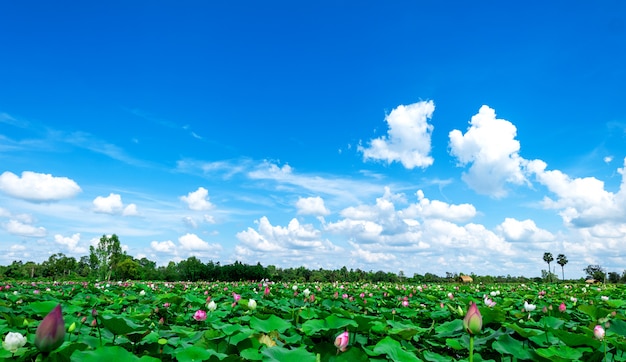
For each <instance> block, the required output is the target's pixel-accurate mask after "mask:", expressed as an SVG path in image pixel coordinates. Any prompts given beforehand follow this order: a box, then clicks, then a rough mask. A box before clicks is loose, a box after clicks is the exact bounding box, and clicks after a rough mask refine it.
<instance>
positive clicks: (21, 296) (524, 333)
mask: <svg viewBox="0 0 626 362" xmlns="http://www.w3.org/2000/svg"><path fill="white" fill-rule="evenodd" d="M0 288H1V290H0V295H1V296H2V298H1V299H0V333H1V335H2V339H3V348H2V349H1V350H0V359H1V360H7V361H11V360H13V361H45V360H48V361H115V362H121V361H146V362H147V361H181V362H186V361H280V362H290V361H297V362H308V361H311V362H314V361H350V362H358V361H402V362H410V361H464V360H466V361H467V360H473V361H524V360H529V361H602V360H605V361H624V360H626V354H625V350H626V320H625V319H626V316H625V310H626V301H625V300H624V299H623V298H624V291H625V290H626V288H625V287H624V286H622V285H618V286H614V285H610V286H603V285H593V286H591V285H575V284H573V285H572V284H551V285H548V284H532V285H524V284H518V285H499V284H492V285H482V284H478V285H474V284H466V285H461V284H459V285H456V284H441V285H430V284H429V285H412V284H382V283H381V284H367V283H333V284H331V283H325V284H321V283H320V284H318V283H297V284H282V283H281V284H275V283H271V282H240V283H220V282H210V283H180V282H179V283H164V282H160V283H147V282H111V283H110V284H109V283H106V282H105V283H92V282H91V283H87V282H84V283H71V282H63V283H16V282H14V283H5V284H0ZM471 302H475V303H476V305H477V307H478V311H479V313H477V314H476V315H473V316H472V318H474V319H473V320H472V321H471V325H470V328H465V327H464V317H466V314H467V313H468V309H470V308H469V307H470V303H471ZM477 318H479V319H477ZM479 322H480V323H479ZM465 326H466V327H467V324H466V325H465ZM467 329H470V330H473V331H474V332H475V333H474V334H470V333H469V332H468V330H467ZM471 336H473V337H472V338H471V339H470V337H471ZM470 340H472V343H471V344H472V345H473V352H472V354H471V356H470Z"/></svg>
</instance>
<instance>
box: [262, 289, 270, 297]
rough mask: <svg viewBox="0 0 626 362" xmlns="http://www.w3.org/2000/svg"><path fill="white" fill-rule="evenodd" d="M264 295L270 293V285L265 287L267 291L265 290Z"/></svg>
mask: <svg viewBox="0 0 626 362" xmlns="http://www.w3.org/2000/svg"><path fill="white" fill-rule="evenodd" d="M263 295H265V296H268V295H270V287H265V291H264V292H263Z"/></svg>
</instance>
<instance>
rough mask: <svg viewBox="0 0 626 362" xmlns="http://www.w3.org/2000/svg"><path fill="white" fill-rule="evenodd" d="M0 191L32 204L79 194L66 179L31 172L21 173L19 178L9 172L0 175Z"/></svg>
mask: <svg viewBox="0 0 626 362" xmlns="http://www.w3.org/2000/svg"><path fill="white" fill-rule="evenodd" d="M0 190H1V191H3V192H5V193H6V194H8V195H10V196H13V197H16V198H19V199H24V200H28V201H34V202H47V201H58V200H62V199H67V198H70V197H74V196H76V194H78V193H79V192H81V189H80V187H79V186H78V184H77V183H76V182H74V181H73V180H71V179H69V178H67V177H54V176H52V175H50V174H43V173H36V172H31V171H24V172H22V176H21V177H19V176H17V175H16V174H14V173H12V172H9V171H6V172H4V173H3V174H2V175H0Z"/></svg>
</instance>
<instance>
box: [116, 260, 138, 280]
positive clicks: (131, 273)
mask: <svg viewBox="0 0 626 362" xmlns="http://www.w3.org/2000/svg"><path fill="white" fill-rule="evenodd" d="M139 268H140V267H139V263H138V262H136V261H135V260H133V258H132V257H130V256H129V257H126V258H124V260H122V261H121V262H119V263H118V264H117V267H116V271H117V272H116V276H117V277H118V278H119V279H132V280H137V279H138V278H139V275H140V274H139Z"/></svg>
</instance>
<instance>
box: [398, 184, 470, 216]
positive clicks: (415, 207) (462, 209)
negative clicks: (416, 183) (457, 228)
mask: <svg viewBox="0 0 626 362" xmlns="http://www.w3.org/2000/svg"><path fill="white" fill-rule="evenodd" d="M416 196H417V199H418V200H419V202H418V203H416V204H411V205H409V207H407V208H406V209H404V210H402V211H401V216H403V217H408V218H418V217H421V218H434V219H443V220H448V221H454V222H464V221H468V220H470V219H472V218H473V217H474V216H476V208H475V207H474V205H470V204H460V205H451V204H448V203H445V202H443V201H439V200H432V201H431V200H429V199H427V198H426V197H424V192H423V191H422V190H418V191H417V193H416Z"/></svg>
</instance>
